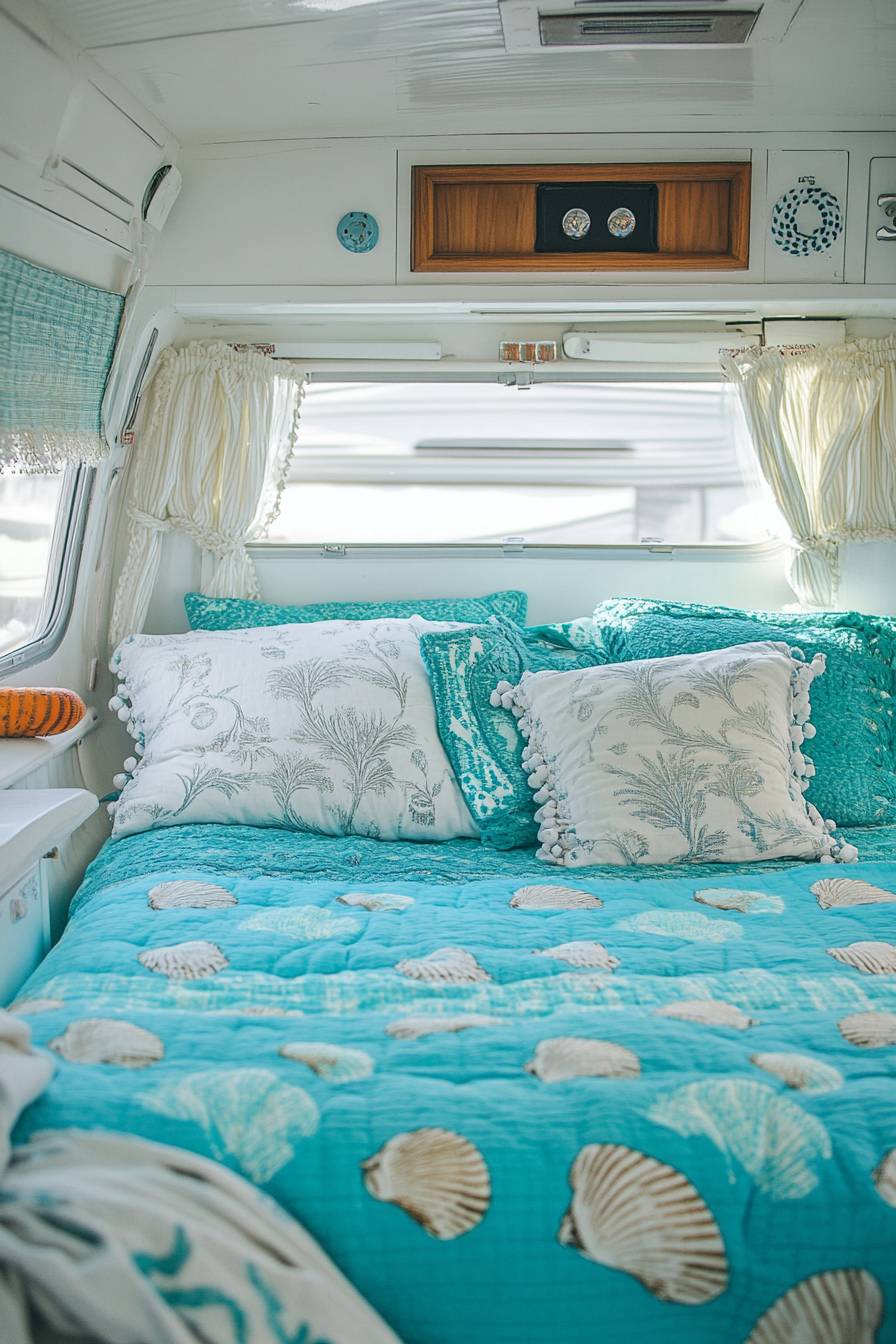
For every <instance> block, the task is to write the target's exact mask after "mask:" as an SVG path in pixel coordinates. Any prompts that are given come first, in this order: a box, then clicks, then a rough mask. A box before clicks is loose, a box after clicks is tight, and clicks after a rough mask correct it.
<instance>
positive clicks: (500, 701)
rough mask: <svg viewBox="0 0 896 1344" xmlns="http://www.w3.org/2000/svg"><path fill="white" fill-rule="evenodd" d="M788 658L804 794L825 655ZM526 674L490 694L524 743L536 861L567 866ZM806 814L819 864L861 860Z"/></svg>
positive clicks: (565, 832)
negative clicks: (818, 842) (813, 694)
mask: <svg viewBox="0 0 896 1344" xmlns="http://www.w3.org/2000/svg"><path fill="white" fill-rule="evenodd" d="M790 659H791V678H790V685H791V718H792V723H791V727H790V741H791V753H790V772H791V778H792V780H793V781H794V784H795V785H796V787H797V788H798V789H799V790H800V791H801V792H802V793H805V791H806V790H807V789H808V787H809V782H810V780H811V778H812V776H813V775H814V774H815V764H814V762H813V761H812V759H811V757H809V756H807V755H806V754H805V753H804V752H803V751H802V750H801V748H802V745H803V743H804V742H805V741H806V740H807V739H809V740H811V739H812V738H813V737H814V736H815V731H816V730H815V728H814V726H813V725H812V723H811V722H810V715H811V710H812V706H811V702H810V698H809V688H810V686H811V685H812V682H813V681H814V680H815V678H816V677H817V676H820V675H821V674H822V673H823V672H824V670H825V661H826V660H825V655H824V654H823V653H817V654H816V655H815V657H814V658H813V659H812V661H811V663H807V662H806V661H805V655H804V654H803V652H802V650H801V649H791V650H790ZM530 676H531V673H527V674H526V675H525V676H524V677H523V679H522V681H521V682H520V683H519V685H518V686H511V684H510V683H509V682H507V681H499V682H498V684H497V686H496V687H495V689H494V691H493V692H492V697H491V702H492V704H493V705H495V706H497V705H501V706H503V708H504V709H509V710H510V711H511V713H512V714H513V715H514V717H515V718H516V719H517V727H518V728H519V731H520V733H521V734H522V735H523V737H524V738H525V739H526V743H527V745H526V746H525V747H524V748H523V756H522V760H523V769H524V770H525V771H526V773H527V775H528V781H529V787H530V789H532V790H533V791H534V799H535V802H537V803H538V804H539V805H540V806H539V808H538V811H537V812H536V813H535V820H536V821H537V822H538V824H539V829H538V839H539V842H540V848H539V849H538V851H537V854H536V857H537V858H539V859H543V860H544V861H545V862H547V863H552V864H556V865H558V866H560V867H564V866H568V865H569V863H570V854H571V851H572V848H573V846H572V844H571V841H570V836H569V831H570V828H571V826H572V822H571V819H570V818H569V817H568V816H566V815H564V813H563V810H562V809H561V807H560V802H561V794H560V789H559V786H558V780H557V778H556V775H555V772H554V769H553V768H552V767H553V762H552V759H551V757H550V754H549V752H548V751H547V750H546V747H545V744H544V743H543V741H542V740H541V736H540V733H539V730H538V728H537V726H536V725H535V723H534V722H533V718H532V715H531V713H530V710H529V705H528V698H527V696H526V692H525V685H526V680H527V679H528V677H530ZM806 814H807V817H808V819H809V821H810V823H811V824H812V826H813V828H814V829H815V830H816V831H817V832H818V833H819V838H820V839H822V840H823V846H822V848H821V852H820V854H819V860H818V861H819V862H820V863H854V862H856V860H857V859H858V857H859V853H858V850H857V849H856V847H855V846H854V845H850V844H846V843H845V842H841V841H839V840H838V839H837V838H836V837H835V836H834V834H833V832H834V831H835V830H836V822H834V821H831V820H825V818H823V817H822V816H821V813H820V812H819V811H818V809H817V808H816V807H814V806H813V805H812V804H811V803H806Z"/></svg>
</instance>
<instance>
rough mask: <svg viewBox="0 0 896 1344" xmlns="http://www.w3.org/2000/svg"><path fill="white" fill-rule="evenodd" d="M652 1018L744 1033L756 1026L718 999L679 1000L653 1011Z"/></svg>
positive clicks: (752, 1019)
mask: <svg viewBox="0 0 896 1344" xmlns="http://www.w3.org/2000/svg"><path fill="white" fill-rule="evenodd" d="M653 1015H654V1017H677V1018H678V1019H679V1020H680V1021H681V1022H699V1023H700V1025H701V1026H705V1027H734V1028H735V1030H736V1031H746V1030H747V1028H748V1027H755V1026H756V1019H755V1018H753V1017H748V1016H747V1014H746V1013H742V1012H741V1010H740V1009H739V1008H737V1007H735V1005H734V1004H733V1003H723V1002H721V1001H720V1000H718V999H679V1000H678V1001H677V1002H676V1003H666V1004H664V1005H663V1006H662V1008H655V1009H654V1010H653Z"/></svg>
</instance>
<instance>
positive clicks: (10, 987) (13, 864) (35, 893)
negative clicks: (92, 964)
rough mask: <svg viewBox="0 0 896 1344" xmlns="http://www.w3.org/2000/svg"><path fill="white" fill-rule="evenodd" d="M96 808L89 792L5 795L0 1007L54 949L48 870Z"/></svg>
mask: <svg viewBox="0 0 896 1344" xmlns="http://www.w3.org/2000/svg"><path fill="white" fill-rule="evenodd" d="M96 809H97V799H96V798H95V797H94V795H93V794H92V793H88V792H87V790H86V789H3V790H0V1004H7V1003H9V1002H10V1001H11V1000H12V999H13V998H14V997H15V995H16V992H17V990H18V989H19V987H20V986H21V985H22V984H23V983H24V982H25V980H27V978H28V976H29V975H30V974H31V972H32V971H33V970H34V968H35V967H36V966H37V965H38V963H39V962H40V961H41V960H42V959H43V957H44V956H45V955H46V953H47V951H48V949H49V945H50V908H49V900H48V895H47V882H46V872H45V870H44V865H45V864H47V863H52V862H53V860H52V858H50V857H49V855H50V854H51V853H52V851H53V850H55V849H57V848H58V846H59V845H60V844H62V842H63V841H64V840H66V839H67V838H68V836H70V835H71V833H72V831H74V830H76V829H77V828H78V827H79V826H80V825H81V824H82V822H84V821H86V820H87V818H88V817H89V816H91V815H92V814H93V813H94V812H95V811H96Z"/></svg>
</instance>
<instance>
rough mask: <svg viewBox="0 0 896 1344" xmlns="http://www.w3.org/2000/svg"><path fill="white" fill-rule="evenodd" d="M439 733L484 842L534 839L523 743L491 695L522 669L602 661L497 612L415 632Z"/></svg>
mask: <svg viewBox="0 0 896 1344" xmlns="http://www.w3.org/2000/svg"><path fill="white" fill-rule="evenodd" d="M420 649H421V652H422V654H423V660H424V662H425V663H426V666H427V667H428V669H429V675H430V678H431V680H432V689H433V696H434V699H435V704H436V720H437V722H438V728H439V736H440V737H441V739H442V744H443V746H444V747H445V750H446V752H447V753H448V759H449V760H450V761H451V764H452V765H453V767H454V773H455V774H456V775H457V779H458V783H459V784H460V787H461V792H462V793H463V795H464V797H465V799H466V800H467V806H468V807H469V809H470V811H471V812H472V814H473V819H474V821H475V822H476V824H477V826H478V827H479V832H480V835H481V837H482V843H483V844H484V845H490V846H491V847H492V848H493V849H516V848H518V847H519V846H521V845H533V844H535V842H536V840H537V838H538V837H537V833H538V825H537V823H536V821H535V809H536V807H537V804H536V803H535V802H534V801H533V798H532V790H531V789H530V788H529V782H528V776H527V775H526V773H525V771H524V770H523V766H522V754H523V747H524V745H525V743H524V742H523V740H522V738H521V737H520V735H519V733H518V732H517V728H516V720H515V719H514V717H513V715H512V714H511V713H510V711H509V710H507V709H502V708H501V707H500V706H498V707H495V706H493V705H492V704H491V702H490V696H491V694H492V692H493V691H494V689H495V686H496V685H497V683H498V682H499V681H502V680H506V681H509V682H512V683H514V684H516V682H518V681H519V679H520V677H521V676H522V674H523V672H542V671H550V672H568V671H569V670H570V669H571V668H576V667H594V666H595V665H596V664H598V663H603V662H606V658H605V657H604V655H603V653H602V652H601V650H600V649H599V648H598V647H593V648H591V649H586V650H582V649H577V648H575V647H573V646H572V645H571V644H570V643H569V642H568V637H567V633H566V631H565V629H560V630H554V629H553V628H552V627H550V626H537V627H534V628H533V629H531V630H521V629H520V628H519V627H518V626H516V625H514V624H513V622H512V621H508V620H507V619H506V618H501V617H498V616H494V617H492V618H491V619H490V620H489V621H487V622H486V623H485V624H484V625H476V626H472V627H469V626H468V627H467V628H465V629H463V630H449V631H444V632H442V631H440V632H438V633H435V634H431V635H421V637H420Z"/></svg>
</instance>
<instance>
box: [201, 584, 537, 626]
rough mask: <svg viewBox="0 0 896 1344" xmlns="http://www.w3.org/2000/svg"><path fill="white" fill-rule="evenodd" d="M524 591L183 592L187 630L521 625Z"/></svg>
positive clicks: (525, 598)
mask: <svg viewBox="0 0 896 1344" xmlns="http://www.w3.org/2000/svg"><path fill="white" fill-rule="evenodd" d="M527 602H528V598H527V596H526V594H525V593H520V592H516V591H514V590H513V589H509V590H507V591H506V592H503V593H489V594H488V596H487V597H424V598H421V599H420V600H419V601H412V602H317V603H315V604H314V605H312V606H310V607H278V606H275V605H274V604H273V603H271V602H250V601H249V600H248V599H246V598H242V597H203V595H202V593H187V595H186V597H185V598H184V606H185V607H186V609H187V619H188V620H189V622H190V629H191V630H247V629H250V628H251V627H253V626H259V625H299V624H303V623H304V622H306V621H376V620H381V619H384V618H388V617H406V616H423V617H425V618H426V620H428V621H469V622H470V623H471V624H476V623H478V622H481V621H487V620H488V618H489V617H490V616H506V617H507V618H508V619H509V620H511V621H515V622H516V624H517V625H522V624H523V622H524V621H525V619H526V604H527Z"/></svg>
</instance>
